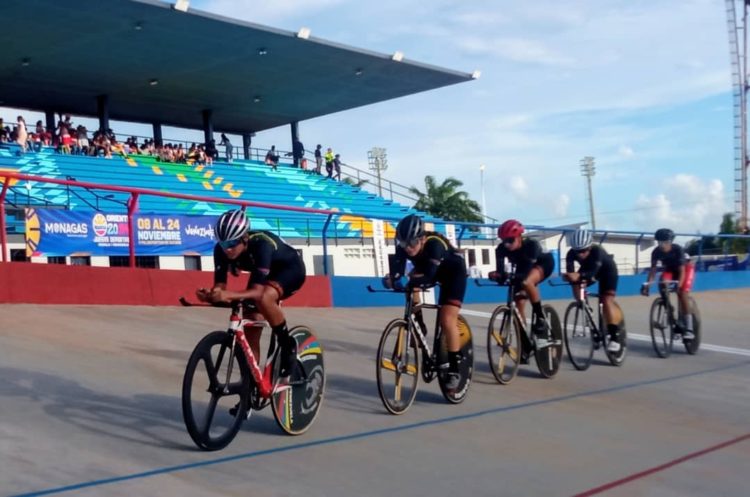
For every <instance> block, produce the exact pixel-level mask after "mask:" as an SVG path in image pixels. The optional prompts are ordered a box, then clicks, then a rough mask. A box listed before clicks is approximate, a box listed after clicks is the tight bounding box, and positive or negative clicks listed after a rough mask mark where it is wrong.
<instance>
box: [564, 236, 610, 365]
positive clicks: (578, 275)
mask: <svg viewBox="0 0 750 497" xmlns="http://www.w3.org/2000/svg"><path fill="white" fill-rule="evenodd" d="M568 246H569V247H570V250H568V253H567V255H566V256H565V271H566V272H565V274H564V275H563V278H564V279H565V280H566V281H569V282H570V283H573V284H574V287H573V294H574V295H578V291H579V285H580V284H581V283H586V284H589V285H591V284H593V283H594V282H596V281H598V282H599V299H600V300H601V301H602V307H603V308H604V320H605V321H606V323H607V332H609V336H610V342H609V345H607V350H609V351H610V352H614V353H618V352H620V350H621V349H622V344H621V343H620V328H621V326H622V322H623V316H622V309H620V306H619V305H617V302H615V295H616V293H617V278H618V274H617V265H616V264H615V261H614V259H613V258H612V256H611V255H610V254H608V253H607V251H606V250H604V248H603V247H602V246H600V245H596V244H594V243H593V240H592V236H591V232H590V231H589V230H587V229H584V228H578V229H577V230H575V231H573V232H571V233H569V234H568ZM576 262H578V271H576V270H575V263H576Z"/></svg>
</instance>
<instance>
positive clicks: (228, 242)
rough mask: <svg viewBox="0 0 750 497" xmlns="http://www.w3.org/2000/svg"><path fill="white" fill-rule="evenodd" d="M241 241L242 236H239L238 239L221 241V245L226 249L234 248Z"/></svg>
mask: <svg viewBox="0 0 750 497" xmlns="http://www.w3.org/2000/svg"><path fill="white" fill-rule="evenodd" d="M240 243H242V238H237V239H236V240H226V241H223V242H219V246H220V247H221V248H223V249H224V250H229V249H233V248H234V247H236V246H237V245H239V244H240Z"/></svg>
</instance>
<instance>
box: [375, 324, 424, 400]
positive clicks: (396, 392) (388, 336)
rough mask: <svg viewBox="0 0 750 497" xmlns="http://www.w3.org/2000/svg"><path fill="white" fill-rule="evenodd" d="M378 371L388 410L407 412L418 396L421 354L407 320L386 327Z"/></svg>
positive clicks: (380, 387) (380, 393) (382, 396)
mask: <svg viewBox="0 0 750 497" xmlns="http://www.w3.org/2000/svg"><path fill="white" fill-rule="evenodd" d="M376 374H377V381H378V394H379V395H380V400H382V401H383V405H384V406H385V408H386V409H387V410H388V412H390V413H391V414H403V413H404V412H406V410H407V409H409V407H410V406H411V404H412V402H414V397H416V395H417V385H418V383H419V353H418V351H417V337H416V336H415V335H414V333H413V332H411V331H410V330H409V328H408V325H407V323H406V321H404V320H403V319H395V320H393V321H391V322H390V323H388V326H386V327H385V330H383V335H382V336H381V337H380V345H378V357H377V369H376Z"/></svg>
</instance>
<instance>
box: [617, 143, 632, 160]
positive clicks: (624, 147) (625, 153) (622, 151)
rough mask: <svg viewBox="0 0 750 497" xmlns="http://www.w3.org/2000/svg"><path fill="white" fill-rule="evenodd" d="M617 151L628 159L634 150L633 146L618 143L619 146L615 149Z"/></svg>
mask: <svg viewBox="0 0 750 497" xmlns="http://www.w3.org/2000/svg"><path fill="white" fill-rule="evenodd" d="M617 153H618V155H619V156H620V157H622V158H624V159H630V158H631V157H633V156H634V155H635V151H634V150H633V148H632V147H629V146H627V145H620V148H618V149H617Z"/></svg>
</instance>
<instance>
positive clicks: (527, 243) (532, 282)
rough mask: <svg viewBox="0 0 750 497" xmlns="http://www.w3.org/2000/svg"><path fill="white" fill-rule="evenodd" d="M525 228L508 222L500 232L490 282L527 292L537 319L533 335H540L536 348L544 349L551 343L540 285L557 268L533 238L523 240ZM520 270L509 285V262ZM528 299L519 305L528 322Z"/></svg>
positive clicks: (511, 220) (516, 298) (521, 300)
mask: <svg viewBox="0 0 750 497" xmlns="http://www.w3.org/2000/svg"><path fill="white" fill-rule="evenodd" d="M524 231H525V230H524V227H523V224H521V223H520V222H519V221H516V220H515V219H508V220H507V221H505V222H504V223H503V224H501V225H500V227H499V228H498V230H497V236H498V238H500V244H499V245H498V246H497V248H496V249H495V264H496V266H495V267H496V268H497V269H496V270H495V271H491V272H490V274H489V275H488V277H489V279H491V280H495V281H497V282H498V283H500V284H501V285H502V284H507V283H509V284H511V285H513V286H515V287H516V288H518V289H519V290H525V292H526V295H528V298H529V299H530V300H531V308H532V310H533V312H534V315H535V316H536V321H535V322H534V326H533V331H534V334H535V335H536V345H537V347H539V348H544V347H547V346H548V345H549V341H548V340H547V323H546V320H545V318H544V313H543V312H542V298H541V295H540V294H539V289H538V288H537V285H538V284H539V283H541V282H542V281H544V280H545V279H547V278H548V277H549V275H550V274H552V271H553V270H554V268H555V261H554V259H553V257H552V254H550V253H546V252H542V246H541V245H540V244H539V242H538V241H536V240H532V239H531V238H523V237H522V236H521V235H523V233H524ZM506 258H507V259H508V261H509V262H510V263H511V264H514V265H515V266H516V276H515V279H514V281H508V274H507V273H506V271H505V259H506ZM525 298H526V296H525V295H516V297H515V301H516V305H517V306H518V311H519V312H520V313H521V318H523V319H524V320H525V319H526V318H525V317H524V305H523V304H524V303H523V300H524V299H525Z"/></svg>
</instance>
